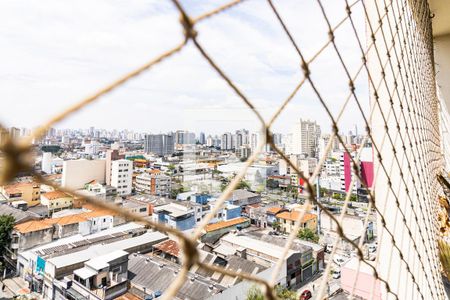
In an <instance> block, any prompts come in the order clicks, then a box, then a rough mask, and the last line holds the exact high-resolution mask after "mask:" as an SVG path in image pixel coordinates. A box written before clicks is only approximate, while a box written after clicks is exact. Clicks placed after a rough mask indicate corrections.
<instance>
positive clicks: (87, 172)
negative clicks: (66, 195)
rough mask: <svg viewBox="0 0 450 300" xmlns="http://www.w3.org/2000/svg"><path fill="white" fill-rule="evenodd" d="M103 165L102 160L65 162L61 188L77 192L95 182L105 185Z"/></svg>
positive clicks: (104, 163) (103, 161)
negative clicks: (87, 184)
mask: <svg viewBox="0 0 450 300" xmlns="http://www.w3.org/2000/svg"><path fill="white" fill-rule="evenodd" d="M105 165H106V161H105V160H104V159H98V160H86V159H78V160H66V161H64V163H63V172H62V181H61V185H62V187H65V188H68V189H72V190H77V189H82V188H84V185H85V184H86V183H89V182H91V181H92V180H96V181H97V182H99V183H101V184H103V183H105Z"/></svg>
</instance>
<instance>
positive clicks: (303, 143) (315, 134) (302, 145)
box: [289, 119, 320, 157]
mask: <svg viewBox="0 0 450 300" xmlns="http://www.w3.org/2000/svg"><path fill="white" fill-rule="evenodd" d="M291 134H292V135H291V145H290V147H289V152H290V154H306V155H308V157H315V156H316V152H317V146H318V140H319V137H320V126H319V125H317V123H316V122H315V121H314V122H313V121H309V120H307V121H303V120H302V119H300V121H299V122H297V123H295V125H294V126H293V128H292V131H291Z"/></svg>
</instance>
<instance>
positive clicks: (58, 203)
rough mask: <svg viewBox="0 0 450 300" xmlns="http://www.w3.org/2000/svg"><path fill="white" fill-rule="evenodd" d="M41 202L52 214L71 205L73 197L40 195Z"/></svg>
mask: <svg viewBox="0 0 450 300" xmlns="http://www.w3.org/2000/svg"><path fill="white" fill-rule="evenodd" d="M41 203H42V204H43V205H45V206H47V207H48V212H49V213H50V214H52V213H53V212H55V211H60V210H63V209H66V208H71V207H73V198H72V197H64V198H57V199H52V200H50V199H47V198H46V197H44V196H42V197H41Z"/></svg>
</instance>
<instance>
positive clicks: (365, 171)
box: [361, 161, 373, 188]
mask: <svg viewBox="0 0 450 300" xmlns="http://www.w3.org/2000/svg"><path fill="white" fill-rule="evenodd" d="M361 177H362V180H363V181H364V183H365V184H366V185H367V186H368V187H369V188H371V187H372V184H373V162H371V161H362V162H361Z"/></svg>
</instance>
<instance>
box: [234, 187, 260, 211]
mask: <svg viewBox="0 0 450 300" xmlns="http://www.w3.org/2000/svg"><path fill="white" fill-rule="evenodd" d="M228 201H229V202H230V203H231V204H234V205H238V206H241V207H243V206H246V205H249V204H255V203H260V202H261V195H259V194H256V193H252V192H249V191H247V190H244V189H239V190H234V191H233V194H232V195H231V197H230V199H228Z"/></svg>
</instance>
